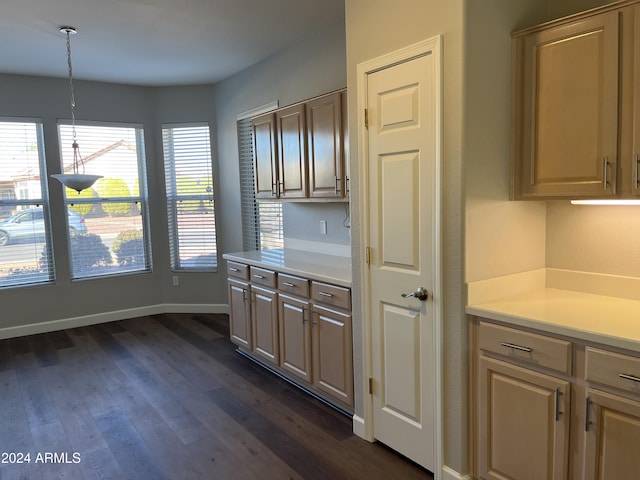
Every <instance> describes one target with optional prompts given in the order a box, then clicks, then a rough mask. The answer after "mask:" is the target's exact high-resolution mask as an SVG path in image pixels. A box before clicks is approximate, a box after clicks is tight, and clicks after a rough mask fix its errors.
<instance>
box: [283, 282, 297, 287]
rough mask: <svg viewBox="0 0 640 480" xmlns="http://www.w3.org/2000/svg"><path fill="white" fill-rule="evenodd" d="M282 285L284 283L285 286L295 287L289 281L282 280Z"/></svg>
mask: <svg viewBox="0 0 640 480" xmlns="http://www.w3.org/2000/svg"><path fill="white" fill-rule="evenodd" d="M282 285H284V286H285V287H295V285H294V284H293V283H289V282H282Z"/></svg>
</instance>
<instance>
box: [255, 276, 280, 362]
mask: <svg viewBox="0 0 640 480" xmlns="http://www.w3.org/2000/svg"><path fill="white" fill-rule="evenodd" d="M276 299H277V294H276V292H275V291H273V290H268V289H266V288H261V287H256V286H254V285H253V286H252V287H251V330H252V338H253V345H252V348H251V350H252V351H253V353H254V354H255V355H256V356H258V357H260V358H261V359H262V360H266V361H267V362H270V363H273V364H274V365H278V364H279V362H280V355H279V340H278V310H277V300H276Z"/></svg>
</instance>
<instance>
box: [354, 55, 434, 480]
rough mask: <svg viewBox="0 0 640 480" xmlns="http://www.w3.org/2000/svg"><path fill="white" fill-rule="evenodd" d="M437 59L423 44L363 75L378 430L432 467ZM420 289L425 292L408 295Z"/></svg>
mask: <svg viewBox="0 0 640 480" xmlns="http://www.w3.org/2000/svg"><path fill="white" fill-rule="evenodd" d="M438 58H439V55H434V54H433V51H431V52H426V53H425V54H422V55H419V56H414V57H413V58H411V59H409V60H406V61H402V62H396V63H395V64H392V65H390V66H388V67H385V68H380V69H378V70H376V71H374V72H371V73H369V74H368V75H367V80H366V92H367V94H366V103H367V106H366V108H367V117H368V135H367V166H366V169H367V174H366V177H367V178H366V180H365V182H366V185H365V188H366V192H367V195H368V198H367V202H366V207H365V208H366V209H368V235H367V237H368V238H367V241H368V246H369V270H368V282H366V283H367V284H368V290H369V291H368V294H367V296H366V298H367V303H368V305H367V306H366V307H368V308H365V311H367V310H368V313H369V316H370V319H371V326H370V332H371V376H372V403H373V407H372V409H373V412H372V413H373V436H374V438H376V439H377V440H379V441H381V442H383V443H385V444H387V445H389V446H390V447H391V448H393V449H394V450H397V451H398V452H400V453H402V454H403V455H405V456H407V457H408V458H410V459H412V460H413V461H415V462H416V463H418V464H420V465H422V466H424V467H425V468H427V469H429V470H431V471H435V470H436V466H437V465H436V443H437V442H436V439H437V433H438V432H437V425H436V424H437V421H438V420H437V408H436V407H437V404H436V402H437V395H438V391H439V388H440V386H439V384H438V381H439V375H438V373H437V368H439V360H438V358H437V353H438V352H439V348H437V342H439V338H438V335H439V333H438V332H439V328H437V322H438V321H439V318H440V316H439V314H438V313H437V312H438V309H439V308H440V299H439V291H440V285H439V284H440V266H439V248H440V241H439V235H440V225H439V221H440V216H439V213H438V212H439V204H440V198H439V196H440V189H439V185H440V178H439V177H440V167H439V144H438V121H437V118H438V117H437V115H438V112H439V99H438V98H437V97H438V96H439V89H438V88H437V87H438V82H437V78H438V75H439V60H438ZM419 288H423V289H425V290H426V292H427V293H428V297H427V298H423V299H419V298H417V297H418V296H419V295H417V294H415V296H409V297H407V294H412V293H413V292H416V291H417V290H418V289H419ZM434 293H435V296H434ZM403 294H404V296H403ZM436 478H438V477H436Z"/></svg>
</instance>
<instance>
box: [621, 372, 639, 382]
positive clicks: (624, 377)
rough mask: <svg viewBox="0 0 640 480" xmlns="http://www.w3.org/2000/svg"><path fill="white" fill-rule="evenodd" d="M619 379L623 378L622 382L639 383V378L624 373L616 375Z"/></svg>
mask: <svg viewBox="0 0 640 480" xmlns="http://www.w3.org/2000/svg"><path fill="white" fill-rule="evenodd" d="M618 376H619V377H620V378H623V379H624V380H631V381H632V382H638V383H640V377H636V376H635V375H628V374H626V373H621V374H620V375H618Z"/></svg>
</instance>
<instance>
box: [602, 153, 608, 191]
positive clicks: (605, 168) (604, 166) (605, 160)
mask: <svg viewBox="0 0 640 480" xmlns="http://www.w3.org/2000/svg"><path fill="white" fill-rule="evenodd" d="M608 176H609V157H607V156H606V155H605V157H604V158H603V159H602V188H604V189H605V190H606V189H607V187H608V186H609V179H608V178H607V177H608Z"/></svg>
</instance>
